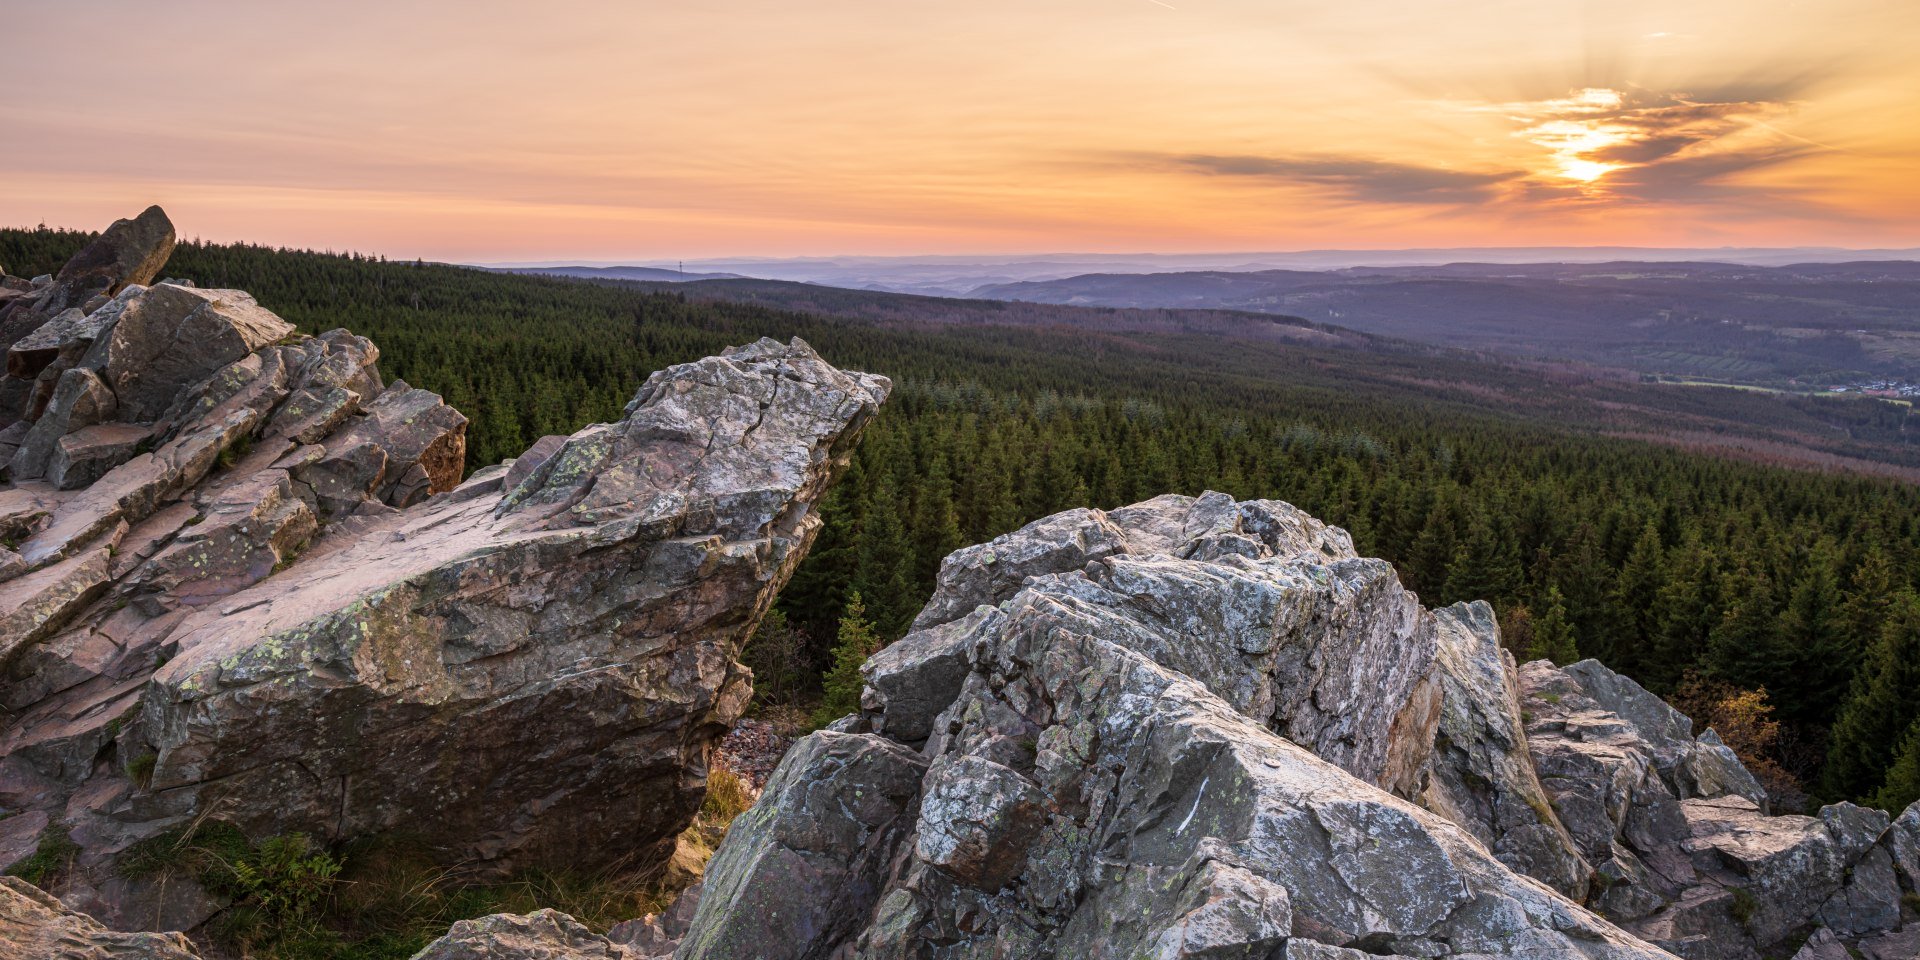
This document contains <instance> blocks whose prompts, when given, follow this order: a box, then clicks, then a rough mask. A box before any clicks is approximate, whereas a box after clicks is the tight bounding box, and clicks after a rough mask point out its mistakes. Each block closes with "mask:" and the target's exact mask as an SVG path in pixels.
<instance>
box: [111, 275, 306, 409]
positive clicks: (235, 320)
mask: <svg viewBox="0 0 1920 960" xmlns="http://www.w3.org/2000/svg"><path fill="white" fill-rule="evenodd" d="M120 300H121V303H122V304H124V306H122V307H121V309H120V313H119V316H118V318H117V319H116V320H115V321H114V323H113V327H112V329H111V330H108V331H103V332H102V334H101V339H100V340H99V341H98V342H96V343H95V344H94V346H93V349H91V350H90V351H88V354H87V357H86V359H85V360H83V361H82V363H83V364H85V365H87V366H94V367H96V368H97V369H99V370H100V371H101V372H102V374H103V376H104V379H105V380H106V382H107V385H108V386H110V387H111V388H112V389H113V394H114V396H115V397H117V398H119V401H120V409H119V418H120V419H121V420H125V421H128V422H139V421H149V420H154V419H157V418H158V417H159V416H160V415H161V414H162V413H164V412H166V409H167V407H168V406H169V405H171V404H172V403H173V401H174V398H175V397H176V396H178V395H179V393H180V392H181V391H182V390H184V389H186V388H188V387H190V386H192V385H193V384H195V383H198V382H199V381H201V380H204V379H205V378H207V377H208V376H210V375H211V374H213V373H214V372H215V371H217V370H219V369H220V368H221V367H223V366H226V365H227V364H229V363H233V362H234V361H236V360H239V359H241V358H242V357H245V356H247V355H248V354H250V353H252V352H254V351H255V350H258V349H260V348H261V347H263V346H266V345H268V344H271V343H273V342H275V341H277V340H279V339H281V338H283V337H286V336H287V335H289V334H291V333H293V325H292V324H290V323H287V322H286V321H284V320H281V319H280V318H279V317H277V316H274V315H273V314H272V313H271V312H269V311H267V310H266V309H264V308H262V307H261V306H260V305H259V304H257V303H255V302H254V300H253V297H251V296H249V295H248V294H246V293H245V292H243V291H240V290H199V289H194V288H191V287H178V286H171V285H168V284H161V285H159V286H156V287H149V288H147V289H145V290H142V291H138V292H135V291H132V290H129V291H128V292H127V293H123V294H121V297H120ZM102 309H103V310H104V309H109V308H105V307H103V308H102Z"/></svg>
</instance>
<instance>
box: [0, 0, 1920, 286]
mask: <svg viewBox="0 0 1920 960" xmlns="http://www.w3.org/2000/svg"><path fill="white" fill-rule="evenodd" d="M0 21H3V22H4V23H5V28H4V29H5V35H6V37H7V39H8V42H7V43H6V52H5V54H4V56H0V223H4V224H32V223H37V222H42V221H44V222H46V223H49V224H56V225H66V226H82V227H89V228H98V227H100V226H102V225H104V224H105V223H106V222H107V221H109V220H111V219H113V218H114V217H116V216H126V215H130V214H131V213H133V212H136V211H137V210H138V209H139V208H140V207H142V206H143V205H145V204H147V203H152V202H159V203H162V204H164V205H165V206H166V207H167V209H168V211H169V212H170V213H171V214H172V216H173V218H174V221H175V222H176V223H177V224H178V225H179V227H180V229H181V232H182V233H183V234H185V235H189V236H200V237H205V238H209V239H220V240H241V239H244V240H254V241H260V242H268V243H275V244H290V245H299V246H313V247H322V248H333V249H355V250H362V251H369V252H380V253H385V254H388V255H390V256H395V257H416V256H418V257H427V258H431V259H449V260H468V261H506V260H535V259H567V258H577V259H583V260H587V259H591V260H602V261H604V260H616V259H622V258H629V259H643V258H671V257H685V258H689V259H691V258H696V257H705V256H721V255H806V254H842V253H866V254H928V253H1000V252H1043V251H1096V252H1099V251H1105V252H1122V251H1126V252H1134V251H1158V252H1187V251H1223V250H1289V249H1308V248H1328V247H1369V248H1380V247H1405V246H1440V245H1444V246H1514V245H1532V244H1632V245H1648V246H1719V245H1747V246H1801V245H1832V246H1855V247H1861V246H1920V55H1916V54H1915V52H1914V48H1915V47H1916V44H1920V2H1916V0H1818V2H1815V0H1659V2H1648V0H1607V2H1586V0H1477V2H1472V3H1465V2H1442V0H1343V2H1326V0H1315V2H1310V3H1309V2H1296V0H1259V2H1256V0H1164V2H1162V0H971V2H966V3H958V2H931V0H886V2H881V0H867V2H855V0H789V2H779V3H775V2H739V0H696V2H683V3H662V2H654V0H620V2H612V0H609V2H583V0H547V2H541V3H525V2H519V3H500V2H492V0H460V2H452V0H446V2H428V0H385V2H380V3H365V2H357V0H347V2H335V3H329V4H282V3H269V2H229V0H222V2H210V0H207V2H192V0H187V2H168V3H153V2H151V0H148V2H138V3H136V2H122V0H61V2H52V0H0Z"/></svg>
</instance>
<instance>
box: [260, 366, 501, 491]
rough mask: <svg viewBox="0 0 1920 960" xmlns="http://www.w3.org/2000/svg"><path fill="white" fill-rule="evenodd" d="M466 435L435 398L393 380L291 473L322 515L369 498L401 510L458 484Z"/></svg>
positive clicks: (463, 421) (462, 420) (463, 423)
mask: <svg viewBox="0 0 1920 960" xmlns="http://www.w3.org/2000/svg"><path fill="white" fill-rule="evenodd" d="M466 437H467V418H466V417H464V416H461V415H460V413H459V412H458V411H456V410H454V409H453V408H452V407H449V406H447V405H446V404H444V403H442V402H441V401H440V397H439V396H438V395H436V394H433V393H429V392H428V391H425V390H415V389H413V388H412V387H409V386H407V384H406V382H405V381H399V380H396V381H394V382H393V383H392V384H391V385H389V386H388V387H387V389H386V391H385V392H383V393H381V394H380V395H379V396H378V397H376V398H374V399H373V400H372V402H370V403H368V404H367V405H366V407H365V409H364V415H363V416H358V417H354V418H352V419H351V420H350V421H348V423H347V425H346V426H345V427H344V428H342V429H341V430H339V431H338V432H337V433H335V434H333V436H331V437H330V438H328V440H327V441H326V443H325V444H324V452H323V453H321V454H320V455H319V456H318V457H316V458H314V459H313V460H311V461H309V462H304V463H301V464H300V465H298V466H296V467H295V468H294V470H293V475H294V477H295V478H296V479H298V480H299V481H300V482H301V483H303V484H305V485H306V486H307V487H309V488H310V489H311V490H312V491H313V496H314V498H315V499H316V500H317V501H318V502H319V504H320V506H321V509H322V510H323V511H324V512H326V513H328V514H329V515H338V514H343V513H346V512H349V511H351V510H353V509H355V508H357V507H358V506H359V504H361V503H363V502H365V501H367V500H369V499H374V500H379V501H381V502H383V503H386V504H388V505H389V506H394V507H408V506H412V505H413V504H415V503H418V502H420V501H421V500H424V499H426V497H428V496H429V495H431V494H435V493H445V492H447V491H449V490H452V489H453V488H454V487H455V486H458V485H459V483H460V477H461V474H462V473H463V472H464V471H465V467H466V450H467V440H466ZM416 468H417V470H416Z"/></svg>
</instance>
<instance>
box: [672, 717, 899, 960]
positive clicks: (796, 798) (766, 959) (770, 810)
mask: <svg viewBox="0 0 1920 960" xmlns="http://www.w3.org/2000/svg"><path fill="white" fill-rule="evenodd" d="M926 770H927V762H926V761H925V760H924V759H922V758H920V757H919V756H917V755H915V754H914V753H913V752H912V751H910V750H907V749H906V748H904V747H901V746H899V745H897V744H894V743H892V742H889V741H887V740H883V739H881V738H878V737H865V736H854V735H848V734H840V733H832V732H822V733H816V734H813V735H812V736H810V737H807V738H806V739H804V740H801V741H800V742H799V743H797V744H795V745H794V747H793V749H791V750H789V751H788V752H787V755H786V757H785V758H784V759H783V760H782V761H781V763H780V767H779V769H777V770H776V771H775V772H774V775H773V778H772V779H771V780H769V781H768V782H767V789H766V790H765V791H764V792H763V793H761V795H760V797H761V798H760V802H758V803H756V804H754V806H753V808H752V809H751V810H749V811H747V812H746V813H744V814H742V815H741V816H740V817H739V818H738V819H736V820H735V821H734V822H733V825H732V826H731V827H730V828H728V831H727V835H728V837H729V840H730V842H728V843H726V844H723V845H722V849H721V850H720V852H719V853H717V854H715V855H714V858H713V860H711V861H710V862H708V864H707V877H708V878H709V879H708V880H707V881H706V882H703V883H702V885H701V887H700V889H699V894H698V904H699V907H698V909H697V910H696V911H695V912H694V914H693V918H692V921H691V923H690V925H689V930H688V932H691V931H698V933H697V934H694V935H692V936H689V937H687V938H686V939H685V940H684V941H683V942H682V944H681V946H680V949H679V953H678V954H677V956H679V957H681V958H683V960H694V958H699V960H728V958H732V957H745V956H755V957H760V958H762V960H786V958H801V957H824V956H826V954H827V952H829V951H831V950H832V949H833V948H834V946H835V945H836V944H838V943H840V942H841V941H843V940H845V939H847V938H848V937H849V936H851V935H853V934H854V933H856V932H858V928H859V924H860V921H861V918H863V917H865V916H866V915H867V914H868V913H869V912H871V910H872V908H873V905H874V903H875V898H876V896H877V895H878V894H879V892H880V891H881V889H882V888H883V887H884V886H885V882H886V874H887V870H888V868H889V866H890V865H891V863H890V861H891V858H892V856H893V852H894V850H895V849H896V848H897V847H898V846H899V844H900V842H901V840H902V839H903V838H904V837H905V836H906V835H907V831H908V830H910V829H911V827H912V823H913V816H914V809H915V806H916V801H917V799H918V796H919V792H920V780H921V778H922V776H923V775H924V774H925V773H926ZM736 837H737V838H738V839H737V840H735V839H732V838H736ZM675 909H676V910H678V909H680V906H679V905H678V904H676V905H675ZM737 916H742V917H753V918H756V919H757V922H755V923H735V922H725V921H727V920H728V919H730V918H733V917H737ZM702 918H705V919H704V920H703V919H702Z"/></svg>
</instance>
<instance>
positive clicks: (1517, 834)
mask: <svg viewBox="0 0 1920 960" xmlns="http://www.w3.org/2000/svg"><path fill="white" fill-rule="evenodd" d="M1434 620H1435V623H1436V624H1437V626H1438V630H1437V631H1436V638H1437V640H1438V644H1439V647H1438V658H1437V659H1436V660H1435V663H1434V671H1435V674H1436V676H1437V678H1438V682H1439V684H1440V690H1441V699H1442V703H1443V705H1444V706H1443V712H1442V714H1441V717H1440V723H1439V730H1438V733H1437V735H1436V739H1435V744H1434V750H1433V755H1432V760H1431V765H1430V767H1429V770H1428V775H1427V777H1426V779H1425V781H1424V789H1423V791H1422V793H1421V794H1420V796H1419V797H1418V798H1417V799H1418V800H1419V801H1420V803H1421V805H1423V806H1425V807H1426V808H1427V809H1429V810H1432V811H1434V812H1435V813H1438V814H1440V815H1442V816H1444V817H1446V818H1447V819H1449V820H1452V821H1453V822H1454V823H1456V824H1459V825H1460V826H1462V827H1464V828H1466V829H1467V831H1468V832H1470V833H1472V834H1473V835H1474V836H1476V837H1478V838H1479V839H1480V842H1481V843H1484V844H1486V846H1487V849H1488V850H1490V851H1492V852H1493V854H1494V855H1495V856H1496V857H1498V858H1499V859H1500V861H1501V862H1502V863H1505V864H1506V865H1507V866H1509V867H1512V868H1513V869H1514V870H1516V871H1519V872H1520V873H1524V874H1526V875H1528V876H1531V877H1533V878H1535V879H1537V880H1540V881H1541V882H1543V883H1546V884H1547V885H1549V886H1551V887H1553V888H1554V889H1556V890H1558V891H1560V892H1561V893H1563V894H1565V895H1567V896H1568V897H1570V898H1572V899H1573V900H1575V901H1581V900H1584V899H1586V894H1587V885H1588V882H1589V881H1590V880H1591V878H1592V875H1593V868H1592V867H1591V866H1590V865H1588V863H1587V861H1586V859H1585V858H1584V857H1582V856H1581V855H1580V851H1579V849H1578V847H1577V846H1576V845H1575V844H1574V841H1573V838H1572V837H1571V836H1569V835H1568V834H1567V830H1566V828H1565V827H1563V826H1561V824H1560V818H1559V817H1558V816H1557V815H1556V814H1555V813H1554V811H1553V805H1552V803H1551V801H1550V800H1549V799H1548V797H1547V793H1546V790H1545V789H1543V788H1542V787H1541V786H1540V779H1539V777H1538V776H1537V775H1535V773H1534V769H1533V760H1532V758H1531V756H1530V755H1529V753H1528V746H1527V732H1526V729H1525V726H1524V724H1523V723H1522V720H1521V717H1520V692H1519V686H1518V683H1517V680H1516V676H1515V674H1516V669H1515V667H1514V664H1513V657H1512V656H1511V655H1510V654H1508V653H1507V652H1506V651H1505V650H1504V649H1502V648H1501V646H1500V626H1499V624H1498V623H1497V622H1495V619H1494V615H1493V608H1491V607H1489V606H1487V605H1486V604H1485V603H1473V604H1455V605H1454V606H1451V607H1447V608H1445V609H1441V610H1436V611H1434Z"/></svg>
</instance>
